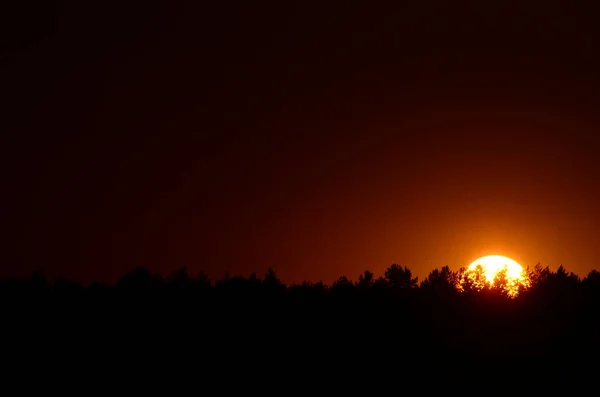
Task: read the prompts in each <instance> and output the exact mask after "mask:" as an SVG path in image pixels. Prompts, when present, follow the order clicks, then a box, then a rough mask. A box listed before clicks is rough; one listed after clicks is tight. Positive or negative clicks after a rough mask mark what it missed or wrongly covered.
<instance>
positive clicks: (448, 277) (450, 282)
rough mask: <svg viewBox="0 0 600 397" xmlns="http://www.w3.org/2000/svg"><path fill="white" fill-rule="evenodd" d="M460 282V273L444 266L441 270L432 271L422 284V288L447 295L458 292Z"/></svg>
mask: <svg viewBox="0 0 600 397" xmlns="http://www.w3.org/2000/svg"><path fill="white" fill-rule="evenodd" d="M458 282H459V280H458V273H457V272H453V271H452V270H450V268H449V267H448V266H444V267H442V268H441V269H434V270H432V271H431V272H430V273H429V275H428V276H427V277H426V278H425V279H424V280H423V281H422V282H421V286H420V288H422V289H424V290H431V291H434V292H436V293H438V294H443V295H447V294H450V293H453V292H456V291H457V284H458Z"/></svg>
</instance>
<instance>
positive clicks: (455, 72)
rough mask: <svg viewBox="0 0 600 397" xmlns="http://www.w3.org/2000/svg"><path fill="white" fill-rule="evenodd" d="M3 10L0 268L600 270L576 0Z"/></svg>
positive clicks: (312, 273)
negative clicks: (485, 259)
mask: <svg viewBox="0 0 600 397" xmlns="http://www.w3.org/2000/svg"><path fill="white" fill-rule="evenodd" d="M13 3H14V4H13V5H11V4H9V5H3V6H2V7H4V8H5V9H4V10H2V12H0V14H1V15H2V19H3V20H2V21H1V22H2V24H1V25H2V28H1V29H2V32H0V33H2V34H1V36H2V37H3V38H2V42H1V46H2V52H1V58H0V62H1V65H2V66H1V67H2V70H1V73H0V79H1V80H0V84H1V86H2V87H3V88H2V94H0V95H2V97H3V101H2V102H3V103H4V105H3V106H2V110H0V112H2V116H1V117H0V130H1V131H2V134H0V135H1V137H0V158H1V160H0V161H1V164H0V166H1V171H0V173H1V174H0V177H2V180H3V189H2V198H1V199H0V200H1V201H0V204H1V209H0V222H1V224H2V246H1V248H2V249H1V251H0V252H2V256H1V258H0V274H1V275H24V274H28V273H30V272H31V271H33V270H34V269H39V270H41V271H43V272H45V273H47V274H48V275H49V276H52V277H55V276H58V275H60V276H64V277H69V278H72V279H75V280H78V281H81V282H90V281H92V280H100V281H114V280H116V278H117V277H119V276H120V275H121V274H122V273H124V272H125V271H127V270H129V269H131V268H133V267H136V266H145V267H147V268H149V269H150V270H151V271H153V272H159V273H161V274H168V273H169V272H170V271H172V270H175V269H177V268H181V267H182V266H187V267H188V269H189V270H190V272H192V273H196V272H198V271H201V270H202V271H205V272H206V273H207V274H208V275H210V276H211V277H213V278H217V277H221V276H222V275H224V274H225V272H229V273H230V274H243V275H248V274H250V273H251V272H256V273H258V274H259V275H260V274H263V273H264V272H265V271H266V269H267V268H268V267H272V268H273V269H275V270H276V272H277V274H278V275H279V276H280V277H281V278H282V280H283V281H285V282H288V283H291V282H300V281H302V280H310V281H318V280H323V281H325V282H331V281H333V280H334V279H336V278H337V277H339V276H341V275H346V276H348V277H349V278H351V279H356V278H357V277H358V275H359V274H360V273H361V272H363V271H364V270H366V269H370V270H372V271H374V272H375V274H376V275H382V274H383V272H384V270H385V268H387V267H388V266H390V265H391V264H392V263H397V264H400V265H402V266H407V267H409V268H410V269H412V270H413V273H414V274H415V275H417V276H419V278H420V279H422V278H423V277H425V276H426V275H427V274H428V273H429V271H431V270H432V269H434V268H436V267H441V266H445V265H448V266H450V267H451V268H455V269H457V268H459V267H461V266H467V265H468V264H469V263H470V262H471V261H473V260H475V259H476V258H478V257H480V256H484V255H488V254H500V255H506V256H509V257H511V258H513V259H515V260H517V261H518V262H519V263H521V264H522V265H524V266H525V265H529V266H533V265H535V264H536V263H538V262H539V263H541V264H543V265H550V266H551V267H553V268H556V267H557V266H558V265H560V264H563V265H565V266H566V267H567V269H568V270H571V271H573V272H575V273H578V274H580V275H581V276H585V275H586V274H587V273H588V272H589V271H590V270H592V269H594V268H596V269H598V263H599V261H600V248H599V244H598V242H599V240H598V236H599V235H600V223H599V221H600V210H599V209H598V205H597V203H598V202H599V201H600V200H599V199H600V188H599V185H600V184H599V181H600V179H599V178H600V159H599V156H598V153H599V152H598V151H599V149H600V137H599V136H598V133H597V131H598V127H599V126H600V116H599V114H598V112H597V109H598V105H600V95H599V93H600V92H599V89H600V74H599V73H598V70H600V61H599V59H598V55H597V53H598V44H599V41H598V39H599V38H600V35H599V33H600V32H599V31H598V30H599V28H598V26H597V23H595V20H594V17H593V16H594V14H593V13H592V12H591V11H590V10H591V8H589V7H587V6H588V4H586V3H585V2H580V3H577V4H572V2H569V3H567V2H563V3H561V2H557V1H543V2H542V1H531V2H526V4H523V3H524V2H510V1H501V2H496V1H489V2H485V4H482V2H474V1H473V2H441V1H438V2H436V1H432V2H427V3H426V2H420V1H419V2H398V3H399V4H396V5H392V6H391V5H385V4H377V3H376V2H363V4H361V5H354V4H353V3H351V2H327V1H325V2H323V1H321V2H315V3H313V2H307V1H287V2H275V1H270V2H260V1H259V2H251V3H252V4H246V2H239V4H237V3H233V4H228V5H218V4H217V5H213V6H207V5H202V4H199V3H198V2H187V3H186V2H158V1H148V2H145V3H144V5H143V6H139V5H138V6H133V5H131V6H130V5H123V4H117V3H116V2H115V4H112V2H106V1H103V2H99V1H90V2H86V3H85V4H81V3H82V2H76V1H70V0H63V1H47V2H44V4H37V2H33V3H32V4H29V3H28V2H13ZM589 6H590V7H591V6H592V3H591V2H590V3H589Z"/></svg>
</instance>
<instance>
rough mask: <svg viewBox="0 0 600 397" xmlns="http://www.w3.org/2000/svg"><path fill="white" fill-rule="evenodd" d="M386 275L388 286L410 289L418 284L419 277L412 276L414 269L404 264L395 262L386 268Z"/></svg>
mask: <svg viewBox="0 0 600 397" xmlns="http://www.w3.org/2000/svg"><path fill="white" fill-rule="evenodd" d="M384 277H385V279H386V281H387V283H388V286H389V287H390V288H393V289H409V288H415V287H417V286H418V281H419V278H418V277H413V276H412V271H411V270H410V269H409V268H408V267H406V266H404V267H402V266H399V265H397V264H393V265H392V266H390V267H388V268H387V269H386V270H385V274H384Z"/></svg>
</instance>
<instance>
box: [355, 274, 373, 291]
mask: <svg viewBox="0 0 600 397" xmlns="http://www.w3.org/2000/svg"><path fill="white" fill-rule="evenodd" d="M374 283H375V275H374V274H373V272H371V271H369V270H365V271H364V273H363V274H361V275H360V276H358V281H357V282H356V286H357V287H358V288H359V289H362V290H367V289H369V288H371V287H373V284H374Z"/></svg>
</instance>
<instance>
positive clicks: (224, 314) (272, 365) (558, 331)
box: [0, 265, 600, 380]
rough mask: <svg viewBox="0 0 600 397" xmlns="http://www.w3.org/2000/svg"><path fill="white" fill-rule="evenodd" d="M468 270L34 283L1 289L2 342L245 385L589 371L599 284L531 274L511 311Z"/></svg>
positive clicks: (542, 271) (563, 274)
mask: <svg viewBox="0 0 600 397" xmlns="http://www.w3.org/2000/svg"><path fill="white" fill-rule="evenodd" d="M464 271H465V270H464V269H460V270H458V271H453V270H451V269H449V268H448V267H443V268H441V269H435V270H433V271H432V272H431V273H430V274H429V275H428V276H427V277H426V278H425V279H424V280H422V281H420V282H419V280H418V279H417V278H416V277H413V275H412V272H411V270H410V269H408V268H406V267H402V266H398V265H392V266H390V267H389V268H388V269H387V270H386V271H385V273H384V274H383V275H382V276H380V277H376V276H375V275H374V274H373V273H372V272H370V271H368V270H367V271H365V272H364V273H363V274H360V275H358V277H357V279H356V280H355V281H352V280H350V279H349V278H347V277H345V276H342V277H340V278H338V279H337V280H336V281H335V282H333V283H332V284H331V285H326V284H324V283H322V282H319V283H311V282H303V283H301V284H293V285H285V284H284V283H282V282H281V280H280V279H279V278H278V277H277V275H276V273H275V272H274V271H273V270H269V271H268V272H267V273H266V274H265V275H264V276H263V277H259V276H257V275H256V274H251V275H250V276H249V277H244V276H231V275H229V274H226V275H225V276H224V277H222V278H221V279H218V280H215V281H211V280H210V279H209V278H208V277H206V276H205V275H204V274H203V273H200V274H198V275H190V274H189V272H188V271H187V270H186V269H185V268H183V269H179V270H177V271H175V272H173V273H172V274H171V275H169V276H168V277H161V276H159V275H156V274H152V273H150V272H149V271H148V270H146V269H144V268H137V269H134V270H131V271H129V272H127V273H126V274H124V275H123V276H122V277H121V278H120V279H119V280H118V282H117V283H116V284H114V285H108V284H101V283H93V284H91V285H89V286H83V285H80V284H77V283H74V282H72V281H70V280H68V279H65V278H58V279H56V280H55V281H53V282H50V281H49V280H48V279H47V278H46V277H45V276H44V275H43V274H42V273H38V272H36V273H33V274H32V275H31V276H30V277H29V278H26V279H4V280H2V281H1V283H0V291H1V299H0V304H1V306H2V307H1V310H2V313H3V319H4V321H3V330H4V334H5V337H4V341H5V342H7V345H8V346H9V348H10V345H11V342H10V341H14V345H13V347H15V346H17V347H18V349H22V348H23V346H27V347H29V348H35V349H42V350H43V349H48V348H56V347H57V346H59V347H60V349H61V351H62V353H61V354H65V351H67V350H68V348H71V350H69V351H75V352H77V351H79V352H80V353H81V354H83V355H84V356H85V357H88V358H89V357H96V355H103V354H109V353H107V352H109V351H113V350H114V349H120V350H118V351H120V352H121V353H123V352H124V351H126V352H127V355H128V356H131V357H136V358H138V359H139V358H140V357H148V360H150V361H151V360H152V357H154V358H155V359H156V357H159V356H160V357H163V356H164V355H168V356H171V357H174V356H178V357H179V359H177V360H176V361H177V362H179V363H180V364H181V357H186V358H185V360H191V362H193V363H195V364H194V365H198V364H199V363H204V364H202V365H207V366H208V367H210V369H211V370H215V369H218V368H221V370H223V371H225V372H228V373H232V372H235V371H236V369H237V370H240V371H242V372H244V373H246V374H247V373H250V372H252V371H256V373H263V374H266V373H267V372H269V371H286V368H287V371H292V372H294V371H296V372H297V371H299V369H298V368H310V370H311V371H312V370H316V369H317V368H319V367H321V368H322V369H323V370H325V371H326V370H327V368H332V369H331V371H334V370H335V371H342V369H341V368H346V369H347V370H350V369H353V370H357V369H358V368H362V369H361V371H363V370H365V368H369V367H375V366H381V367H383V366H386V367H388V369H389V368H394V369H398V368H403V371H407V370H409V371H414V372H420V371H425V370H427V371H430V370H434V369H435V368H437V370H439V371H442V372H440V373H448V372H449V371H455V372H456V373H457V374H458V373H465V372H468V371H476V370H478V369H479V370H480V371H482V373H483V374H484V375H485V373H487V374H488V375H489V376H490V377H491V379H492V380H493V379H494V376H497V373H496V372H494V371H492V370H491V369H490V368H499V369H498V370H500V369H502V371H505V372H507V373H510V372H515V371H517V372H518V371H519V370H522V371H531V370H532V369H534V368H536V370H539V371H542V368H544V371H550V372H546V375H548V373H554V371H558V370H559V369H561V368H562V369H568V368H569V367H572V366H574V365H593V366H595V365H597V357H598V352H599V345H600V343H599V339H598V335H599V333H598V331H599V330H600V317H599V316H598V314H599V313H600V273H599V272H597V271H595V270H594V271H592V272H591V273H589V274H588V275H587V276H586V277H584V278H580V277H579V276H578V275H576V274H573V273H571V272H568V271H567V270H565V268H563V267H562V266H561V267H560V268H559V269H558V270H556V271H552V270H551V269H549V268H548V267H546V268H543V267H541V266H539V265H538V266H536V267H534V268H533V269H527V272H528V274H529V278H530V281H531V285H530V286H529V287H528V288H523V290H521V291H520V293H519V295H518V296H517V297H515V298H511V297H509V296H508V295H507V294H506V293H505V291H504V290H503V288H502V283H503V280H502V277H500V276H499V277H497V278H496V280H495V282H494V284H493V285H492V286H491V287H490V286H485V287H484V288H475V287H474V286H473V285H470V284H469V283H463V284H462V286H461V287H459V288H457V285H458V283H459V281H460V279H461V277H462V275H464ZM24 340H25V341H26V342H25V344H24V345H23V344H19V343H17V342H16V341H24ZM20 343H21V342H20ZM38 352H39V350H38ZM185 360H184V361H185ZM161 362H162V364H163V365H164V364H165V362H166V361H161ZM168 362H172V361H168ZM186 362H187V361H186ZM583 363H589V364H583ZM114 364H115V363H113V365H114ZM190 365H191V364H190ZM290 366H291V367H290ZM306 366H308V367H306ZM334 367H335V368H337V369H334ZM292 368H296V369H292ZM489 371H492V372H489ZM505 372H502V373H505ZM269 373H270V372H269ZM494 374H496V375H494ZM503 376H504V375H503Z"/></svg>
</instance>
